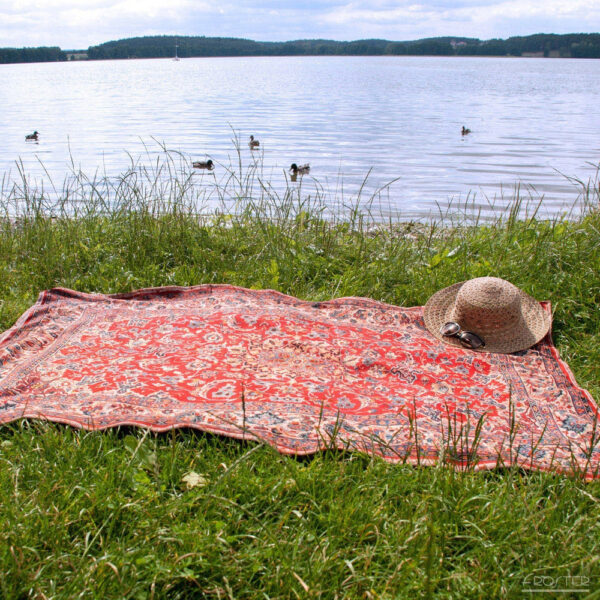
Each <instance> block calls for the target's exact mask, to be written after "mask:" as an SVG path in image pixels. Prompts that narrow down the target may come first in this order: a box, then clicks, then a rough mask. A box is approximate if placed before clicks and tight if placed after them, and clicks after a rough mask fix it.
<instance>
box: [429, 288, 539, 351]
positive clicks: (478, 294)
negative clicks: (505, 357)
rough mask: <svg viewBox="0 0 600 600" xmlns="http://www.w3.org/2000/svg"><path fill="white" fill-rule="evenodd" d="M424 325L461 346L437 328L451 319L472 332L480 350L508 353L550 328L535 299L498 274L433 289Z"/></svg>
mask: <svg viewBox="0 0 600 600" xmlns="http://www.w3.org/2000/svg"><path fill="white" fill-rule="evenodd" d="M424 319H425V326H426V327H427V329H428V330H429V332H430V333H431V334H432V335H433V336H435V337H436V338H437V339H439V340H442V341H443V342H445V343H446V344H450V345H452V346H458V347H462V344H461V342H460V340H459V339H457V338H456V337H450V336H444V335H442V333H441V328H442V327H443V326H444V324H445V323H448V322H450V321H454V322H456V323H458V324H459V325H460V328H461V331H468V332H471V333H475V334H476V335H477V336H479V337H480V338H481V339H482V340H483V341H484V342H485V346H484V347H482V348H479V350H481V351H483V352H498V353H509V352H517V351H519V350H525V349H527V348H530V347H531V346H533V345H534V344H537V343H538V342H539V341H540V340H541V339H542V338H543V337H544V336H545V335H546V334H547V333H548V330H549V329H550V320H551V319H550V315H549V314H548V313H547V312H546V311H545V310H544V309H543V308H542V306H541V304H540V303H539V302H538V301H537V300H536V299H535V298H532V297H531V296H529V295H528V294H526V293H525V292H523V291H522V290H520V289H519V288H518V287H516V286H514V285H513V284H512V283H510V282H509V281H505V280H504V279H499V278H498V277H478V278H477V279H470V280H469V281H463V282H461V283H456V284H454V285H451V286H450V287H447V288H444V289H443V290H440V291H439V292H436V293H435V294H434V295H433V296H431V298H429V300H428V301H427V304H426V305H425V314H424Z"/></svg>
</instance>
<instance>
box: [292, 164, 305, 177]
mask: <svg viewBox="0 0 600 600" xmlns="http://www.w3.org/2000/svg"><path fill="white" fill-rule="evenodd" d="M290 171H291V172H292V174H293V175H298V174H300V175H308V174H309V173H310V165H309V164H308V163H307V164H305V165H300V166H298V165H297V164H296V163H292V166H291V167H290Z"/></svg>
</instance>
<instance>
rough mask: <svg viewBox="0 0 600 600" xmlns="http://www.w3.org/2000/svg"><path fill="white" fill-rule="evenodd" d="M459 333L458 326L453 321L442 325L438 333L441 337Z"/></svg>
mask: <svg viewBox="0 0 600 600" xmlns="http://www.w3.org/2000/svg"><path fill="white" fill-rule="evenodd" d="M459 331H460V325H459V324H458V323H455V322H454V321H449V322H448V323H445V324H444V325H442V327H441V329H440V333H441V334H442V335H456V334H457V333H458V332H459Z"/></svg>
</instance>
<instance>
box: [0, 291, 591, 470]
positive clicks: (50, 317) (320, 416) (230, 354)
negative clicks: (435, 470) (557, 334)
mask: <svg viewBox="0 0 600 600" xmlns="http://www.w3.org/2000/svg"><path fill="white" fill-rule="evenodd" d="M543 304H544V307H545V309H546V310H550V306H549V305H548V303H543ZM422 315H423V309H422V307H413V308H400V307H396V306H391V305H388V304H383V303H380V302H376V301H374V300H369V299H366V298H339V299H336V300H330V301H327V302H307V301H303V300H299V299H297V298H293V297H290V296H286V295H284V294H281V293H279V292H274V291H271V290H263V291H257V290H247V289H244V288H238V287H234V286H228V285H202V286H196V287H192V288H179V287H165V288H152V289H146V290H138V291H136V292H131V293H128V294H116V295H110V296H108V295H101V294H85V293H80V292H74V291H71V290H67V289H61V288H58V289H53V290H50V291H46V292H42V294H41V295H40V297H39V299H38V301H37V303H36V304H35V305H34V306H33V307H31V308H30V309H29V310H28V311H27V312H26V313H25V314H24V315H23V316H22V317H21V318H20V319H19V320H18V321H17V323H16V324H15V325H14V326H13V327H12V328H11V329H9V330H8V331H7V332H5V333H4V334H3V335H2V336H0V424H1V423H8V422H10V421H13V420H16V419H20V418H30V419H31V418H34V419H35V418H39V419H47V420H50V421H56V422H60V423H67V424H71V425H73V426H76V427H83V428H85V429H104V428H107V427H114V426H117V425H137V426H142V427H148V428H150V429H152V430H154V431H165V430H168V429H171V428H174V427H193V428H197V429H201V430H203V431H206V432H211V433H217V434H223V435H227V436H232V437H236V438H246V439H256V440H260V441H263V442H265V443H267V444H270V445H272V446H274V447H275V448H277V450H279V451H280V452H282V453H287V454H310V453H314V452H316V451H318V450H320V449H324V448H328V447H330V448H331V447H335V448H341V449H350V450H355V451H362V452H367V453H370V454H376V455H378V456H381V457H383V458H384V459H386V460H389V461H392V462H406V463H409V464H423V465H427V464H434V463H436V462H437V461H439V460H444V461H447V462H451V463H453V464H455V465H457V466H458V467H469V468H475V469H483V468H493V467H496V466H508V465H511V464H518V465H519V466H521V467H523V468H526V469H542V470H557V471H560V472H564V473H576V474H578V475H580V476H584V477H586V478H593V477H596V476H600V474H598V471H599V465H600V443H598V437H599V435H598V432H597V427H596V420H597V414H598V412H597V407H596V404H595V402H594V400H593V399H592V398H591V396H590V395H589V394H588V393H587V392H586V391H585V390H583V389H581V388H580V387H578V386H577V384H576V382H575V380H574V378H573V375H572V374H571V371H570V370H569V368H568V367H567V365H566V364H565V363H564V362H563V361H561V360H560V358H559V356H558V353H557V351H556V349H555V348H554V346H553V345H552V341H551V339H550V336H547V337H546V338H545V339H544V340H543V341H542V342H540V343H539V344H538V345H537V346H535V347H534V348H532V349H530V350H527V351H525V352H519V353H515V354H511V355H502V354H490V353H485V352H473V351H469V350H463V349H461V348H454V347H452V346H448V345H445V344H443V343H441V342H439V341H438V340H436V339H435V338H434V337H433V336H431V335H430V334H429V333H428V332H427V330H426V329H425V327H424V325H423V319H422Z"/></svg>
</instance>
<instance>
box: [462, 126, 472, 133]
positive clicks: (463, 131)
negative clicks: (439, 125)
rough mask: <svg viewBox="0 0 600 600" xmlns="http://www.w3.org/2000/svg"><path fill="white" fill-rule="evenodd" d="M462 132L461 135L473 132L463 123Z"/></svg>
mask: <svg viewBox="0 0 600 600" xmlns="http://www.w3.org/2000/svg"><path fill="white" fill-rule="evenodd" d="M460 133H461V135H469V134H470V133H471V130H470V129H467V128H466V127H465V126H464V125H463V128H462V131H461V132H460Z"/></svg>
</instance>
